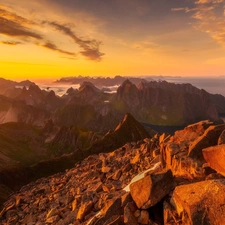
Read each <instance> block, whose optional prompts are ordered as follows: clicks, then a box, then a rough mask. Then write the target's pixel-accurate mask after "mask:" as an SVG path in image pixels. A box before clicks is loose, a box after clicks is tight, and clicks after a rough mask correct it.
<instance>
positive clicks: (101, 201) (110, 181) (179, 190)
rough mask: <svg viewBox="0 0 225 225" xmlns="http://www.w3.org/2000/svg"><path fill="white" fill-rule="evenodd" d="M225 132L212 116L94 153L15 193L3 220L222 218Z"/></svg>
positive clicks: (159, 223) (193, 222) (74, 223)
mask: <svg viewBox="0 0 225 225" xmlns="http://www.w3.org/2000/svg"><path fill="white" fill-rule="evenodd" d="M127 116H128V117H129V115H127ZM224 132H225V125H224V124H220V125H216V124H213V123H212V122H210V121H207V120H206V121H201V122H199V123H196V124H192V125H189V126H187V127H186V128H185V129H183V130H179V131H177V132H175V134H174V135H173V136H170V135H167V134H161V135H159V134H155V135H154V137H146V138H144V139H142V140H139V141H137V142H135V141H134V142H131V143H127V144H125V145H124V146H122V147H120V148H118V149H116V150H115V151H112V152H109V153H99V154H97V153H96V154H92V155H90V156H88V157H87V158H85V159H84V160H82V161H80V162H77V163H76V164H75V166H74V168H72V169H70V170H67V171H65V172H63V173H58V174H55V175H53V176H50V177H47V178H41V179H39V180H37V181H35V182H32V183H29V184H27V185H26V186H23V187H22V188H21V189H20V190H19V191H17V192H15V193H13V194H12V195H11V196H10V197H9V199H8V200H7V201H6V202H5V203H4V205H3V207H2V210H1V212H0V223H1V224H3V225H6V224H7V225H8V224H12V225H13V224H18V225H20V224H21V225H22V224H23V225H28V224H29V225H32V224H33V225H34V224H35V225H44V224H54V225H78V224H83V225H84V224H86V225H123V224H127V225H139V224H143V225H145V224H146V225H163V224H165V225H177V224H179V225H206V224H210V225H223V224H225V214H224V212H225V207H224V205H225V204H224V203H225V197H224V193H225V178H224V174H225V172H224V171H225V163H224V162H225V154H224Z"/></svg>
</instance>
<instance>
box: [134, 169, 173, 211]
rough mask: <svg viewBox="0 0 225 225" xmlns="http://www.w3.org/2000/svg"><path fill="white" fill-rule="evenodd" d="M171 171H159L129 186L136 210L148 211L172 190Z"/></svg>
mask: <svg viewBox="0 0 225 225" xmlns="http://www.w3.org/2000/svg"><path fill="white" fill-rule="evenodd" d="M173 187H174V185H173V175H172V172H171V170H167V171H165V172H164V171H161V172H160V173H155V174H152V175H147V176H145V177H144V178H142V179H140V180H138V181H136V182H134V183H132V184H131V185H130V193H131V196H132V198H133V200H134V202H135V203H136V205H137V207H138V208H141V209H148V208H150V207H151V206H154V205H155V204H156V203H158V202H160V201H161V200H162V199H163V198H164V197H165V196H166V195H167V194H169V193H170V191H171V190H172V189H173Z"/></svg>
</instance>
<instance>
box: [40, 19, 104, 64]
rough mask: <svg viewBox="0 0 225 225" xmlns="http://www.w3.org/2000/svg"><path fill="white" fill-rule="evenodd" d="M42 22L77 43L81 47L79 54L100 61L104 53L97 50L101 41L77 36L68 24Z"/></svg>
mask: <svg viewBox="0 0 225 225" xmlns="http://www.w3.org/2000/svg"><path fill="white" fill-rule="evenodd" d="M43 23H44V24H49V25H50V26H52V27H54V28H55V29H56V30H58V31H60V32H62V33H63V34H65V35H67V36H69V37H70V38H72V39H73V41H74V42H75V43H76V44H78V45H79V47H80V48H81V49H82V50H81V51H80V54H82V55H83V56H85V57H86V58H87V59H89V60H96V61H100V60H101V57H102V56H103V55H104V53H102V52H100V50H99V48H100V45H101V42H99V41H97V40H95V39H91V40H85V39H82V38H80V37H78V36H77V35H76V34H75V33H74V32H73V31H72V29H71V28H70V27H69V25H62V24H59V23H58V22H53V21H52V22H49V21H43Z"/></svg>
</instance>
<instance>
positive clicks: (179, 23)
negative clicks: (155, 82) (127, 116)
mask: <svg viewBox="0 0 225 225" xmlns="http://www.w3.org/2000/svg"><path fill="white" fill-rule="evenodd" d="M224 27H225V1H224V0H183V1H180V0H173V1H171V0H157V1H156V0H142V1H139V0H115V1H105V0H92V1H90V0H82V1H80V0H67V1H62V0H39V1H36V0H33V1H27V0H20V1H14V0H2V1H1V4H0V52H1V54H0V68H1V75H0V77H4V78H9V79H34V78H53V79H57V78H60V77H63V76H76V75H90V76H98V75H104V76H115V75H118V74H120V75H134V76H139V75H174V76H178V75H179V76H219V75H225V29H224Z"/></svg>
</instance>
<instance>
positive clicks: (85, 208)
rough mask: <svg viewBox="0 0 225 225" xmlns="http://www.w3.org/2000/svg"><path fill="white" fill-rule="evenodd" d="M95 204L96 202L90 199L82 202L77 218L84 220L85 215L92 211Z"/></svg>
mask: <svg viewBox="0 0 225 225" xmlns="http://www.w3.org/2000/svg"><path fill="white" fill-rule="evenodd" d="M93 206H94V203H93V202H92V201H88V202H85V203H83V204H81V206H80V208H79V210H78V212H77V220H79V221H82V220H83V219H84V217H85V216H86V215H87V214H88V213H90V212H91V210H92V208H93Z"/></svg>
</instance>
